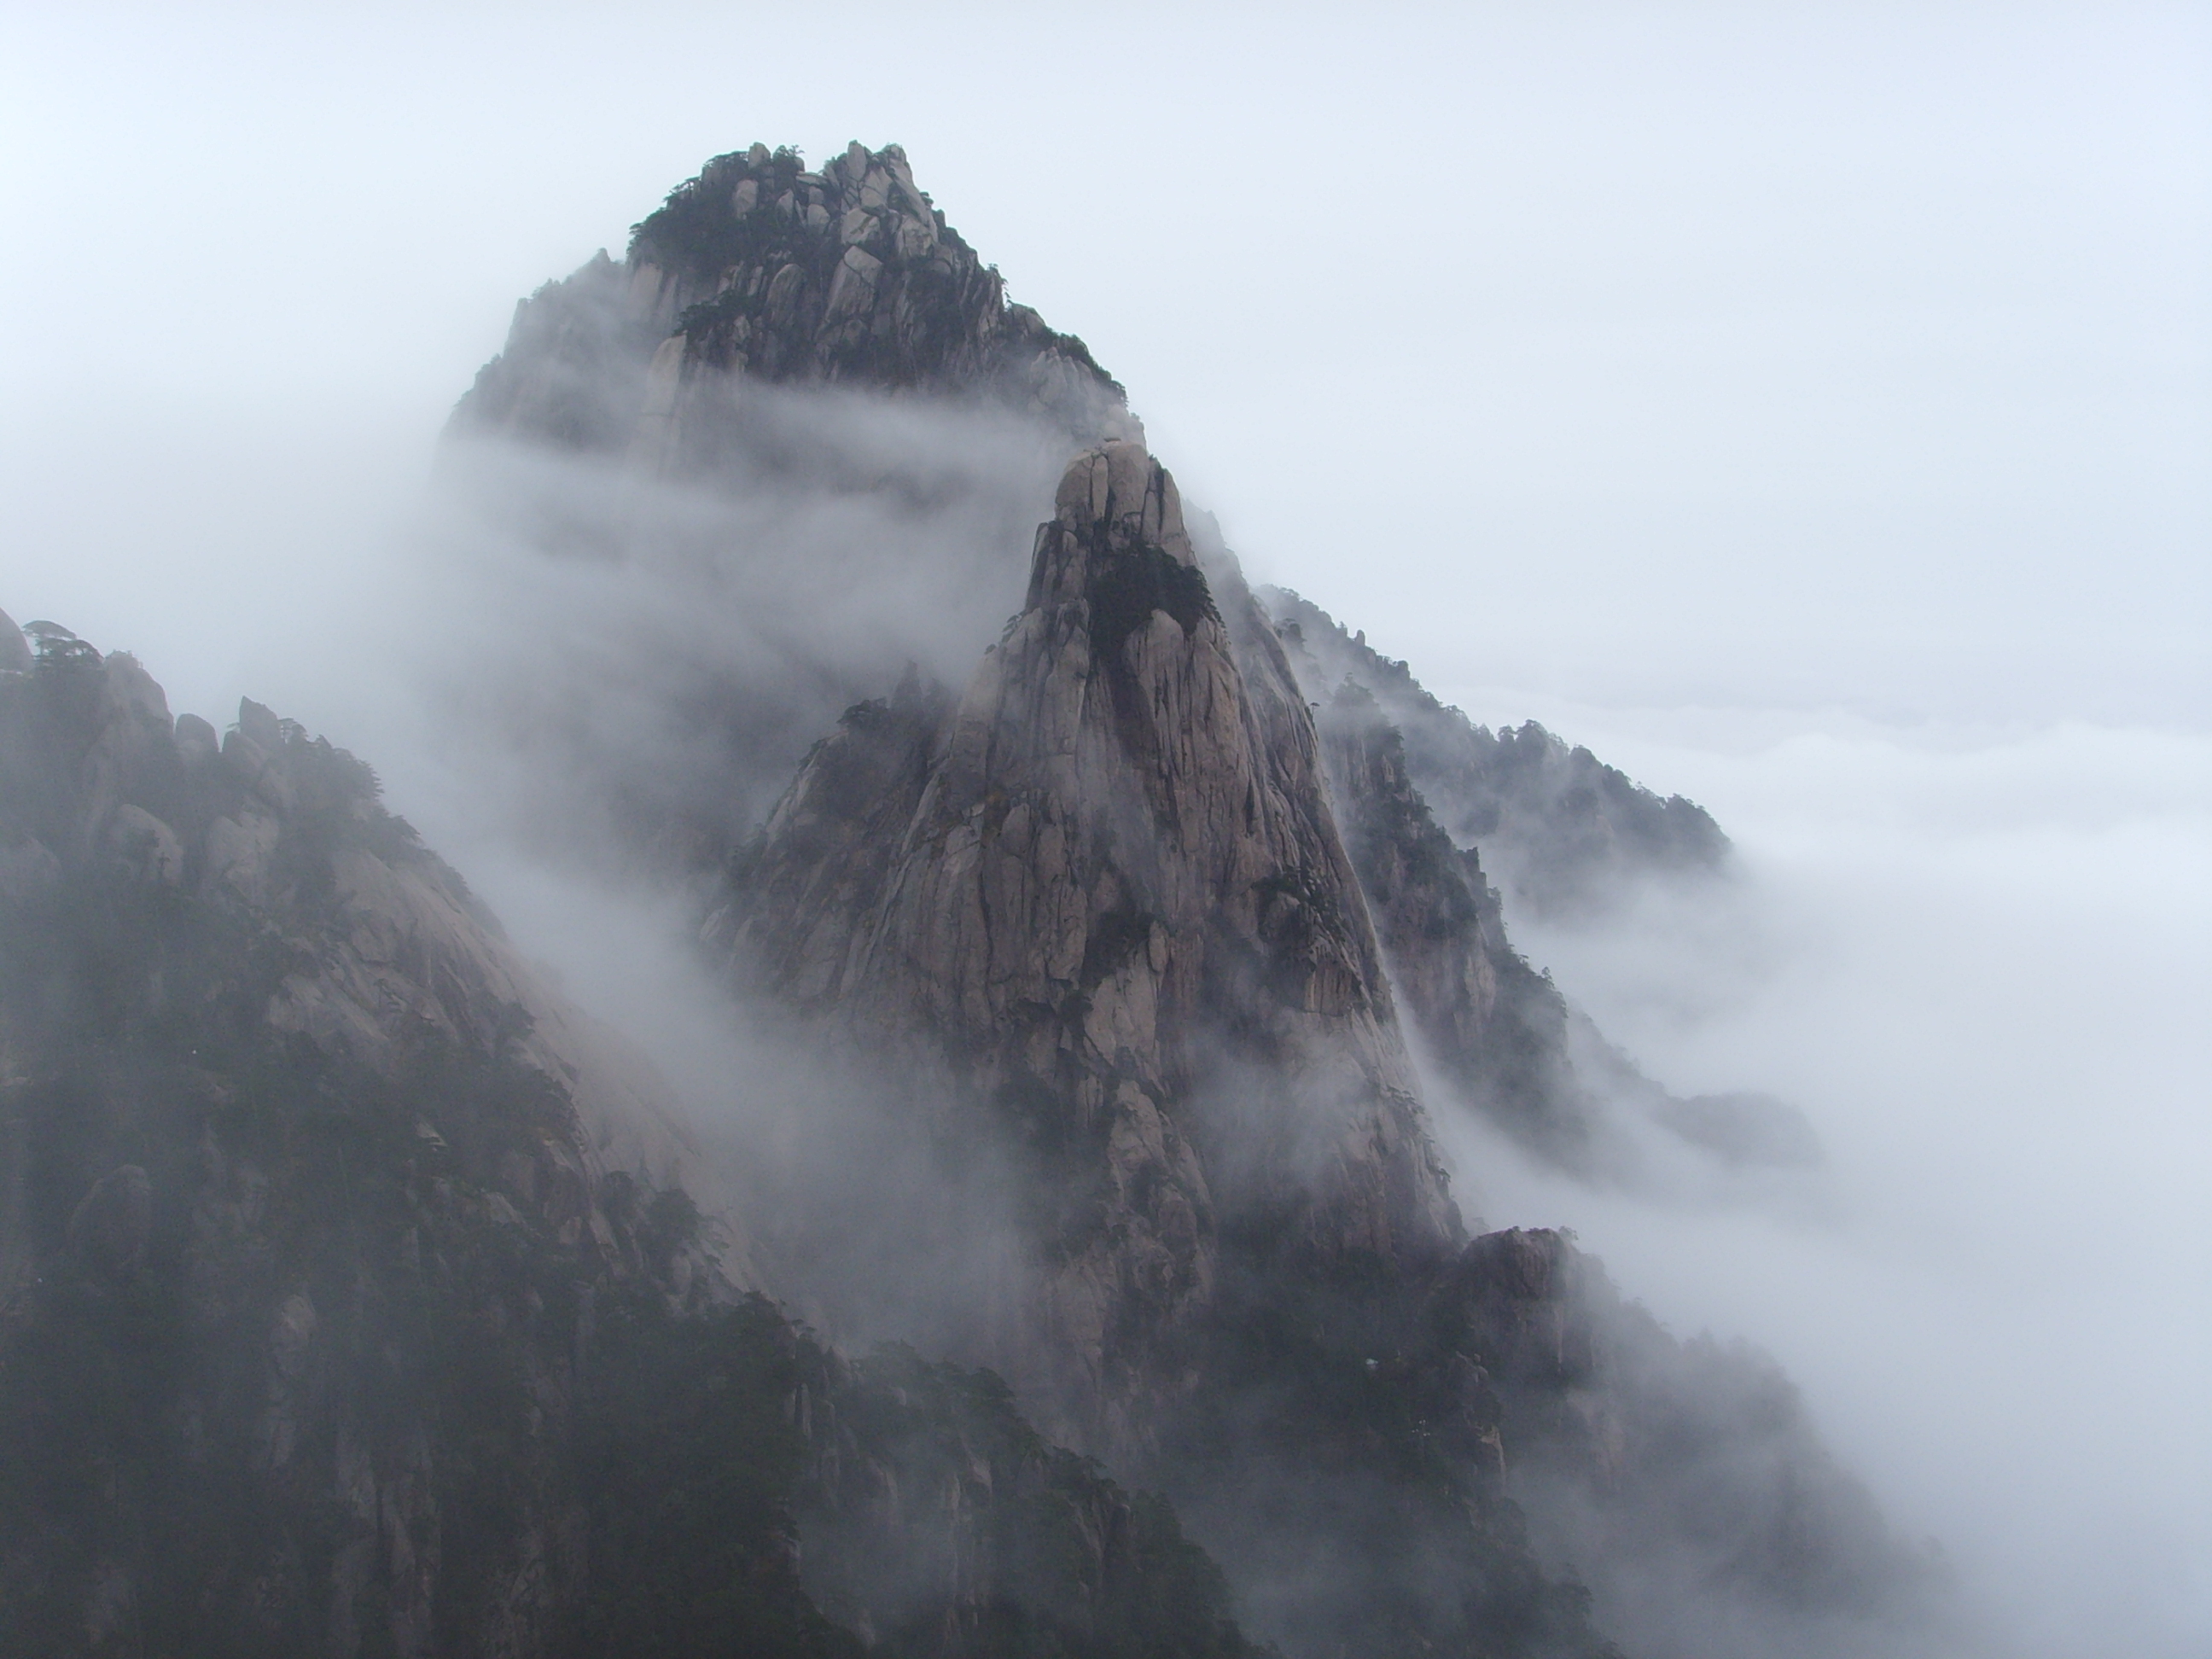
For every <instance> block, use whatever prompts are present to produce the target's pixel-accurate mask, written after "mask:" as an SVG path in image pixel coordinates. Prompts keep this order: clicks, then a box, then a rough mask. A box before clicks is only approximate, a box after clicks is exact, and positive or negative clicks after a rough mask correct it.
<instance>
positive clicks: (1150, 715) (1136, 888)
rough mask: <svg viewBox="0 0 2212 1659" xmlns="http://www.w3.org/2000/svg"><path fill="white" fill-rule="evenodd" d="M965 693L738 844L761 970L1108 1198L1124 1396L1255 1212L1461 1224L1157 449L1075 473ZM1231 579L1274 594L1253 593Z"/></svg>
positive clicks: (1067, 1291) (1103, 1262) (807, 780)
mask: <svg viewBox="0 0 2212 1659" xmlns="http://www.w3.org/2000/svg"><path fill="white" fill-rule="evenodd" d="M1054 506H1055V512H1054V518H1053V520H1051V521H1050V522H1049V523H1048V524H1046V525H1045V526H1043V527H1042V529H1041V530H1040V532H1038V537H1037V544H1036V558H1035V562H1034V564H1033V568H1032V573H1031V577H1030V588H1029V594H1028V598H1027V600H1026V603H1025V605H1024V609H1023V611H1022V612H1021V614H1020V615H1018V617H1016V618H1015V619H1014V620H1013V622H1012V623H1010V624H1009V626H1008V629H1007V632H1006V638H1005V640H1004V641H1002V642H1001V643H1000V645H998V646H997V647H994V648H993V649H992V650H991V651H990V652H989V653H988V654H987V656H986V658H985V660H984V662H983V664H982V666H981V669H980V670H979V671H977V673H976V675H975V679H974V680H973V681H972V682H971V683H970V684H969V687H968V689H967V691H966V693H965V694H964V696H963V697H962V698H961V699H960V701H959V702H958V703H957V706H955V707H953V708H951V709H950V710H949V712H948V713H946V714H943V715H942V716H940V717H939V718H938V719H937V720H935V721H934V722H933V720H932V719H931V712H930V710H929V709H928V708H927V705H926V704H925V703H924V702H921V700H920V699H919V698H918V697H910V698H908V700H906V701H905V702H902V703H901V704H899V705H896V706H894V707H891V708H884V709H883V710H880V711H878V712H873V713H871V712H868V711H855V714H854V715H852V716H848V720H847V722H846V724H845V726H844V728H843V729H842V730H841V732H839V733H838V734H837V735H836V737H834V738H830V739H829V741H827V742H826V743H824V744H823V745H821V746H820V748H819V749H818V750H817V752H816V754H815V756H814V757H812V758H811V760H810V762H809V763H808V765H807V766H806V768H805V769H804V770H803V771H802V773H801V774H800V775H799V779H798V781H796V782H795V783H794V785H793V788H792V790H791V792H790V793H789V795H788V796H787V799H786V800H785V801H784V803H783V805H781V806H780V807H779V808H778V809H777V811H776V812H775V815H774V816H773V817H771V818H770V820H769V823H768V825H767V828H766V829H765V831H764V833H763V838H762V841H761V842H760V843H759V844H758V845H757V847H756V848H753V849H752V850H751V851H750V853H749V854H747V856H746V858H745V859H744V860H742V861H741V862H740V865H739V866H738V870H737V872H736V873H735V877H734V881H733V890H732V894H731V897H730V901H729V902H728V904H727V906H726V908H724V909H723V911H722V912H721V913H720V915H718V916H717V918H716V919H715V920H714V922H713V923H712V924H710V932H711V933H713V934H714V936H715V937H717V938H719V939H720V940H721V941H722V942H723V944H724V945H725V946H726V948H727V949H728V950H729V951H731V952H732V955H733V957H734V958H735V959H736V960H737V962H738V963H739V965H740V967H741V969H742V970H744V971H745V972H748V973H750V974H752V975H758V976H759V977H761V978H763V979H764V980H765V981H766V982H767V983H768V985H769V987H771V988H772V989H773V990H775V992H776V993H778V994H781V995H783V996H785V997H787V998H789V999H791V1000H794V1001H796V1002H799V1003H800V1004H802V1005H805V1006H811V1007H814V1008H817V1009H823V1010H826V1011H829V1013H830V1015H831V1017H832V1018H834V1019H835V1020H836V1021H837V1022H838V1023H840V1024H843V1025H845V1026H847V1027H848V1029H853V1030H857V1031H860V1032H863V1033H869V1034H872V1039H871V1040H872V1041H875V1042H880V1043H891V1044H897V1043H904V1044H906V1045H908V1046H909V1047H911V1048H915V1050H917V1051H930V1052H933V1053H934V1054H937V1055H938V1056H939V1060H941V1062H942V1063H943V1064H944V1065H945V1066H946V1067H947V1068H949V1070H950V1071H951V1073H952V1074H953V1075H954V1076H955V1077H957V1079H958V1081H959V1083H960V1084H961V1085H962V1086H963V1087H964V1088H965V1089H967V1090H968V1091H970V1092H971V1094H972V1095H973V1096H974V1097H977V1098H980V1099H982V1100H986V1101H989V1102H992V1103H996V1105H997V1108H998V1109H999V1110H1000V1112H1001V1113H1010V1114H1013V1115H1016V1116H1023V1115H1046V1116H1048V1117H1050V1118H1052V1119H1054V1120H1055V1121H1057V1123H1058V1125H1059V1127H1058V1128H1057V1129H1056V1130H1055V1131H1054V1133H1053V1136H1052V1139H1054V1144H1056V1145H1058V1146H1062V1147H1063V1148H1072V1149H1074V1150H1073V1151H1071V1152H1068V1153H1067V1154H1066V1156H1067V1157H1068V1158H1072V1159H1073V1161H1074V1164H1075V1165H1076V1166H1077V1167H1071V1168H1068V1169H1064V1170H1053V1171H1051V1172H1049V1178H1050V1179H1052V1180H1053V1181H1054V1182H1058V1183H1060V1184H1062V1185H1064V1186H1066V1187H1067V1188H1071V1189H1076V1190H1085V1191H1090V1192H1091V1193H1093V1194H1095V1195H1096V1201H1095V1203H1094V1204H1093V1205H1091V1206H1088V1207H1087V1208H1085V1209H1084V1210H1082V1211H1080V1212H1078V1213H1075V1214H1073V1215H1071V1216H1066V1217H1064V1218H1062V1222H1061V1225H1060V1228H1059V1231H1058V1232H1057V1234H1056V1236H1055V1237H1051V1238H1049V1239H1043V1240H1039V1241H1038V1244H1039V1247H1040V1249H1041V1251H1042V1255H1044V1256H1045V1257H1047V1258H1048V1259H1049V1260H1050V1261H1052V1262H1053V1263H1054V1265H1053V1266H1052V1267H1051V1268H1050V1269H1049V1271H1048V1273H1046V1287H1045V1289H1044V1291H1043V1293H1042V1294H1043V1299H1044V1304H1045V1307H1046V1310H1047V1314H1048V1318H1049V1319H1050V1320H1051V1321H1052V1322H1053V1323H1054V1326H1055V1328H1056V1329H1057V1332H1058V1335H1059V1340H1060V1345H1061V1349H1062V1352H1063V1353H1064V1354H1065V1355H1066V1356H1067V1357H1070V1358H1073V1359H1074V1360H1075V1361H1076V1362H1078V1364H1079V1368H1080V1371H1081V1374H1082V1377H1083V1380H1084V1382H1085V1384H1086V1385H1087V1386H1088V1387H1089V1388H1090V1389H1092V1390H1094V1391H1100V1392H1102V1393H1103V1395H1107V1396H1110V1395H1113V1394H1114V1393H1115V1390H1116V1389H1117V1388H1119V1387H1122V1386H1126V1384H1127V1380H1128V1377H1129V1376H1130V1375H1131V1374H1132V1373H1133V1372H1135V1371H1140V1370H1143V1368H1144V1367H1145V1366H1146V1364H1148V1363H1149V1362H1150V1358H1151V1352H1150V1350H1151V1349H1152V1347H1153V1346H1155V1345H1156V1344H1157V1343H1158V1341H1159V1340H1160V1339H1161V1334H1162V1332H1163V1331H1164V1330H1166V1329H1169V1328H1172V1327H1174V1326H1175V1325H1176V1324H1177V1323H1178V1322H1182V1321H1183V1320H1184V1319H1186V1318H1187V1317H1188V1316H1191V1315H1192V1314H1194V1312H1196V1311H1198V1310H1202V1309H1203V1307H1204V1306H1205V1305H1206V1297H1207V1295H1208V1291H1209V1287H1210V1285H1211V1281H1212V1273H1213V1267H1214V1246H1213V1236H1214V1233H1215V1231H1216V1230H1217V1228H1218V1226H1219V1225H1223V1223H1224V1222H1225V1220H1229V1219H1237V1220H1240V1221H1241V1220H1244V1219H1249V1218H1256V1217H1260V1216H1263V1215H1265V1216H1269V1217H1273V1218H1278V1220H1279V1223H1281V1224H1284V1225H1290V1226H1291V1229H1292V1230H1293V1231H1295V1232H1297V1233H1298V1234H1300V1235H1301V1236H1303V1237H1307V1238H1308V1239H1309V1240H1310V1243H1312V1244H1313V1246H1314V1247H1315V1248H1316V1249H1323V1250H1334V1251H1342V1250H1351V1249H1358V1250H1364V1251H1368V1252H1372V1253H1374V1254H1376V1255H1381V1256H1383V1257H1385V1258H1389V1257H1391V1256H1394V1255H1398V1254H1400V1253H1401V1252H1404V1251H1407V1250H1411V1251H1413V1252H1414V1253H1416V1254H1419V1253H1425V1252H1428V1251H1432V1250H1434V1249H1439V1248H1443V1247H1444V1246H1446V1245H1448V1244H1449V1242H1450V1241H1451V1240H1452V1239H1453V1238H1454V1237H1455V1235H1456V1232H1457V1228H1458V1221H1457V1217H1456V1213H1455V1211H1454V1209H1453V1206H1452V1205H1451V1201H1450V1199H1449V1194H1448V1193H1447V1191H1446V1185H1445V1181H1444V1177H1443V1172H1442V1170H1441V1168H1440V1166H1439V1164H1438V1163H1437V1158H1436V1154H1435V1152H1434V1150H1433V1148H1432V1147H1431V1144H1430V1142H1429V1139H1428V1136H1427V1133H1426V1130H1425V1124H1424V1121H1423V1117H1422V1111H1421V1108H1420V1105H1419V1101H1418V1100H1417V1098H1416V1097H1415V1095H1414V1092H1413V1085H1412V1081H1411V1076H1410V1070H1409V1067H1408V1066H1407V1061H1406V1057H1405V1055H1404V1053H1403V1051H1402V1048H1401V1045H1400V1042H1399V1038H1398V1034H1397V1029H1396V1026H1395V1018H1394V1016H1393V1012H1392V1009H1391V1004H1390V998H1389V990H1388V987H1387V986H1386V984H1385V982H1384V979H1383V972H1382V968H1381V962H1380V957H1379V956H1378V954H1377V951H1376V945H1375V941H1374V938H1373V935H1372V933H1371V931H1370V927H1369V924H1368V921H1367V915H1366V911H1365V908H1364V904H1363V903H1362V901H1361V899H1360V896H1359V892H1358V884H1357V882H1356V880H1355V878H1354V876H1353V873H1352V867H1351V864H1350V862H1349V860H1348V859H1347V858H1346V854H1345V852H1344V849H1343V848H1342V845H1341V844H1340V841H1339V839H1338V836H1337V833H1336V829H1335V826H1334V821H1333V818H1332V817H1331V813H1330V809H1329V805H1328V798H1327V791H1326V786H1325V785H1324V783H1323V781H1322V775H1321V772H1320V766H1319V758H1318V754H1317V751H1316V740H1315V735H1314V731H1313V726H1312V724H1311V721H1310V718H1309V717H1308V714H1307V711H1306V709H1305V708H1304V705H1303V703H1300V702H1297V699H1296V698H1295V696H1290V695H1286V694H1287V692H1288V690H1289V688H1290V680H1289V676H1288V672H1287V670H1286V669H1285V667H1284V666H1283V665H1282V663H1281V659H1280V653H1279V649H1275V650H1274V651H1273V656H1272V657H1269V656H1268V655H1267V654H1266V649H1267V647H1273V640H1272V636H1271V635H1267V630H1266V629H1265V628H1264V626H1260V625H1258V624H1257V623H1256V621H1255V623H1254V625H1253V626H1252V627H1251V628H1250V629H1249V630H1248V631H1249V633H1250V634H1251V635H1252V636H1253V637H1254V639H1255V641H1265V645H1264V646H1263V647H1261V651H1262V654H1261V656H1260V657H1259V658H1258V659H1257V660H1256V661H1255V663H1254V665H1253V667H1254V669H1255V671H1256V678H1255V675H1254V674H1253V673H1248V671H1247V670H1246V667H1245V666H1244V665H1242V664H1241V663H1240V659H1239V653H1238V652H1237V649H1236V648H1235V647H1234V646H1233V645H1232V642H1231V629H1230V628H1229V626H1228V624H1226V623H1225V622H1224V620H1223V617H1222V613H1221V610H1220V608H1219V607H1218V605H1217V602H1216V598H1215V595H1214V592H1213V590H1212V587H1211V586H1209V583H1208V580H1207V577H1206V574H1205V573H1204V572H1203V571H1201V570H1200V568H1199V565H1198V562H1197V559H1196V556H1195V554H1194V550H1193V548H1192V545H1191V542H1190V538H1189V536H1188V533H1187V531H1186V529H1185V526H1184V524H1183V520H1182V507H1181V503H1180V501H1179V500H1178V498H1177V495H1176V488H1175V483H1174V481H1173V479H1172V478H1171V477H1170V476H1169V475H1168V474H1167V472H1166V471H1164V469H1162V468H1161V467H1160V466H1159V465H1158V464H1157V463H1156V462H1154V461H1153V460H1152V458H1151V457H1150V456H1148V455H1147V454H1146V453H1145V452H1144V451H1143V450H1142V449H1141V448H1140V447H1138V446H1136V445H1133V444H1123V443H1109V444H1106V445H1104V446H1102V447H1099V448H1097V449H1096V450H1092V451H1090V452H1088V453H1085V454H1084V455H1082V456H1080V457H1079V459H1077V460H1076V462H1075V463H1074V464H1073V465H1072V466H1071V467H1070V468H1069V469H1068V471H1067V472H1066V476H1065V477H1064V478H1063V480H1062V482H1061V484H1060V489H1059V491H1058V494H1057V497H1056V500H1055V503H1054ZM1235 602H1236V604H1237V605H1249V598H1248V597H1247V596H1245V595H1244V594H1243V590H1242V585H1241V582H1237V583H1236V584H1235Z"/></svg>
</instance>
